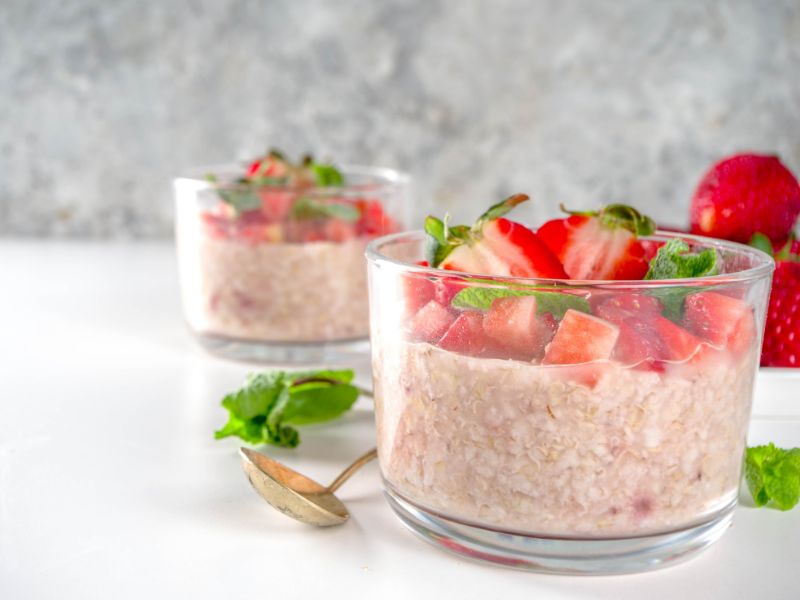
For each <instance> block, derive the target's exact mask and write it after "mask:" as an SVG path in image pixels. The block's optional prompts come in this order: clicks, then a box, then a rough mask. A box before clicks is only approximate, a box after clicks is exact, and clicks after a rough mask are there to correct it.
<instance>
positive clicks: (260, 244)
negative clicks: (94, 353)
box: [174, 165, 409, 364]
mask: <svg viewBox="0 0 800 600" xmlns="http://www.w3.org/2000/svg"><path fill="white" fill-rule="evenodd" d="M240 173H241V168H237V166H233V165H227V166H222V167H208V168H203V169H195V170H194V172H193V173H192V174H190V175H189V176H186V177H181V178H178V179H176V180H175V182H174V188H175V211H176V219H175V227H176V244H177V253H178V266H179V273H180V285H181V295H182V299H183V308H184V315H185V318H186V322H187V323H188V325H189V328H190V330H191V331H192V333H194V335H195V337H196V338H197V339H198V341H199V342H200V343H201V344H202V345H203V346H204V347H205V348H206V349H207V350H209V351H210V352H212V353H214V354H218V355H221V356H224V357H227V358H232V359H238V360H246V361H253V362H263V363H276V364H277V363H298V364H311V363H324V362H339V361H341V360H347V357H349V356H352V355H353V353H356V354H358V353H364V352H366V351H367V350H368V335H369V321H368V300H367V277H366V263H365V260H364V248H365V247H366V245H367V243H368V242H369V241H370V240H371V239H373V238H375V237H378V236H381V235H384V234H388V233H393V232H397V231H401V230H403V229H404V226H405V225H406V223H407V218H408V211H409V204H408V202H409V198H408V188H409V177H408V176H407V175H405V174H403V173H400V172H397V171H394V170H392V169H383V168H373V167H358V166H352V167H345V168H343V169H342V173H343V175H344V177H345V181H346V184H345V185H344V186H336V187H305V188H302V189H299V188H292V187H277V186H264V187H261V188H255V189H253V188H250V187H245V186H242V185H240V184H237V183H236V177H237V176H238V175H239V174H240ZM207 174H213V175H214V177H215V181H214V182H210V181H209V180H208V178H207ZM231 194H232V195H237V194H238V195H239V196H237V197H238V198H240V199H243V200H245V201H246V202H241V203H240V204H243V205H244V207H245V208H244V209H240V210H238V211H237V210H235V209H234V208H233V206H232V205H231V204H230V203H228V202H224V201H223V200H222V196H223V195H231ZM227 197H230V196H227Z"/></svg>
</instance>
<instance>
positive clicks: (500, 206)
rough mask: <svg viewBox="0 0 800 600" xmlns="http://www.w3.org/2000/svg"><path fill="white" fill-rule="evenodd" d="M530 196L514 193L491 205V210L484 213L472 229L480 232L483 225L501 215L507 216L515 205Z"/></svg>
mask: <svg viewBox="0 0 800 600" xmlns="http://www.w3.org/2000/svg"><path fill="white" fill-rule="evenodd" d="M529 198H530V197H529V196H528V195H527V194H514V195H513V196H509V197H508V198H506V199H505V200H502V201H500V202H498V203H497V204H495V205H493V206H490V207H489V210H487V211H486V212H485V213H483V214H482V215H481V216H480V217H478V220H477V221H475V225H473V226H472V230H473V231H476V232H479V231H480V230H481V229H482V228H483V225H484V224H486V223H488V222H489V221H494V220H495V219H499V218H500V217H503V216H505V215H506V214H508V213H509V212H511V210H513V208H514V207H515V206H517V205H518V204H522V203H523V202H525V201H527V200H528V199H529Z"/></svg>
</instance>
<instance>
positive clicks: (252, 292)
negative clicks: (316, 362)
mask: <svg viewBox="0 0 800 600" xmlns="http://www.w3.org/2000/svg"><path fill="white" fill-rule="evenodd" d="M179 243H180V242H179ZM366 243H367V240H366V239H365V238H354V239H351V240H347V241H345V242H341V243H339V242H329V241H316V242H307V243H303V244H292V243H263V244H251V243H248V242H246V241H242V240H236V239H225V238H217V237H213V236H202V237H201V239H199V240H197V241H196V242H192V248H190V249H186V250H185V251H183V252H180V256H181V261H182V263H183V264H182V265H181V272H182V273H183V274H184V277H183V280H184V283H183V286H184V305H185V311H186V315H187V318H188V320H189V323H190V325H191V326H192V328H193V329H195V330H196V331H199V332H201V333H208V334H212V335H218V336H223V337H231V338H237V339H244V340H268V341H277V342H283V341H287V342H289V341H292V342H294V341H328V340H346V339H353V338H359V337H365V336H367V335H368V332H369V323H368V317H367V315H368V305H367V304H368V303H367V294H366V286H367V274H366V268H365V263H364V247H365V245H366Z"/></svg>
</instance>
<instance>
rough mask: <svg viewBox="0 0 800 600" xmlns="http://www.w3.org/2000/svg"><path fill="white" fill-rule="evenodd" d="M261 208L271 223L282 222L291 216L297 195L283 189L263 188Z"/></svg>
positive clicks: (260, 193)
mask: <svg viewBox="0 0 800 600" xmlns="http://www.w3.org/2000/svg"><path fill="white" fill-rule="evenodd" d="M259 196H260V197H261V208H262V210H263V212H264V215H265V216H266V217H267V219H269V220H270V221H282V220H283V219H285V218H286V216H287V215H288V214H289V211H290V210H291V208H292V203H293V202H294V200H295V194H293V193H292V192H288V191H286V190H281V189H271V188H269V187H264V188H261V190H260V191H259Z"/></svg>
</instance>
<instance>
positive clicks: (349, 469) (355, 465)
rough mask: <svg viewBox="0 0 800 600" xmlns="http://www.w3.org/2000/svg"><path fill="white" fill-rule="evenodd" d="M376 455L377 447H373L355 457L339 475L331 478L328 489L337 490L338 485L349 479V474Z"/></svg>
mask: <svg viewBox="0 0 800 600" xmlns="http://www.w3.org/2000/svg"><path fill="white" fill-rule="evenodd" d="M377 456H378V449H377V448H373V449H372V450H370V451H369V452H367V453H366V454H364V455H363V456H360V457H359V458H357V459H356V460H355V461H354V462H353V464H352V465H350V466H349V467H347V468H346V469H345V470H344V471H342V474H341V475H339V476H338V477H337V478H336V479H334V480H333V483H332V484H330V485H329V486H328V490H330V491H331V492H335V491H336V490H338V489H339V487H340V486H341V485H342V484H343V483H344V482H345V481H347V480H348V479H350V476H351V475H352V474H353V473H355V472H356V471H358V470H359V469H360V468H361V467H363V466H364V465H365V464H367V463H368V462H369V461H371V460H373V459H374V458H376V457H377Z"/></svg>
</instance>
